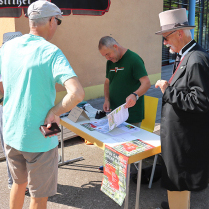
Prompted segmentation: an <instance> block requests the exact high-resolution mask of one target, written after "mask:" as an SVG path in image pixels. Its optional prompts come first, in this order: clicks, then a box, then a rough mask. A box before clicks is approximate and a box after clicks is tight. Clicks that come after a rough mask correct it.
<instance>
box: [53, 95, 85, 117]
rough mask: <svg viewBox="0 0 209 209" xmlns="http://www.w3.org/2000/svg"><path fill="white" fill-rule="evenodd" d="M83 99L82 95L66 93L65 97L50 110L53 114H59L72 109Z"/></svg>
mask: <svg viewBox="0 0 209 209" xmlns="http://www.w3.org/2000/svg"><path fill="white" fill-rule="evenodd" d="M82 101H83V97H82V96H79V95H72V94H71V95H70V94H66V95H65V97H64V98H63V99H62V101H60V102H59V103H58V104H57V105H55V106H54V107H53V108H52V109H51V110H52V112H53V113H54V114H55V115H58V116H59V115H61V114H63V113H66V112H68V111H70V110H72V109H73V108H74V107H75V106H76V105H77V104H78V103H79V102H82Z"/></svg>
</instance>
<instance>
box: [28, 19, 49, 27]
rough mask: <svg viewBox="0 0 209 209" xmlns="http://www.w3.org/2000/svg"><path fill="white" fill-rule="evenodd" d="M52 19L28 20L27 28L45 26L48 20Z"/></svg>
mask: <svg viewBox="0 0 209 209" xmlns="http://www.w3.org/2000/svg"><path fill="white" fill-rule="evenodd" d="M50 18H52V17H43V18H38V19H34V20H30V19H29V26H30V27H38V26H42V25H46V23H47V22H48V21H49V20H50Z"/></svg>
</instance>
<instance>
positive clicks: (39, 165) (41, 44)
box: [0, 1, 84, 209]
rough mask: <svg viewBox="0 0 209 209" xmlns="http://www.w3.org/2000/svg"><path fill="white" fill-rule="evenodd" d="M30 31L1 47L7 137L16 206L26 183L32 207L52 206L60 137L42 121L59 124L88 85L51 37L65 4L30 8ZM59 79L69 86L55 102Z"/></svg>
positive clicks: (40, 4) (13, 205) (12, 204)
mask: <svg viewBox="0 0 209 209" xmlns="http://www.w3.org/2000/svg"><path fill="white" fill-rule="evenodd" d="M28 17H29V27H30V33H29V34H25V35H23V36H21V37H18V38H15V39H13V40H11V41H8V42H7V43H5V44H4V45H3V46H2V48H1V50H0V74H1V75H2V81H3V85H4V114H3V121H4V123H3V124H4V128H3V135H4V142H5V150H6V154H7V157H8V162H9V167H10V172H11V174H12V177H13V180H14V183H13V186H12V189H11V194H10V208H18V209H19V208H22V207H23V203H24V197H25V188H26V185H27V184H28V187H29V192H30V195H31V203H30V208H41V209H44V208H46V207H47V199H48V197H49V196H52V195H55V194H56V192H57V173H58V148H57V145H58V139H57V136H51V137H47V138H45V137H44V136H43V135H42V133H41V132H40V130H39V127H40V125H43V124H46V125H47V128H50V127H51V124H52V123H54V122H55V123H57V124H59V121H60V118H59V116H60V114H62V113H65V112H67V111H69V110H71V109H72V108H73V107H75V106H76V105H77V104H78V103H79V102H81V101H82V100H83V98H84V90H83V88H82V86H81V84H80V82H79V81H78V78H77V77H76V74H75V72H74V71H73V69H72V68H71V66H70V64H69V62H68V60H67V59H66V57H65V56H64V54H63V53H62V51H61V50H60V49H59V48H58V47H56V46H55V45H53V44H51V43H49V42H48V41H49V40H51V39H52V37H53V35H54V34H55V32H56V29H57V27H58V25H60V24H61V20H60V18H62V15H61V11H60V9H59V8H58V7H57V6H56V5H54V4H53V3H50V2H48V1H36V2H34V3H32V4H31V5H30V6H29V8H28ZM55 83H60V84H62V85H64V87H65V88H66V90H67V94H66V96H65V97H64V98H63V100H62V101H61V102H60V103H58V104H57V105H56V106H54V101H55V96H56V90H55Z"/></svg>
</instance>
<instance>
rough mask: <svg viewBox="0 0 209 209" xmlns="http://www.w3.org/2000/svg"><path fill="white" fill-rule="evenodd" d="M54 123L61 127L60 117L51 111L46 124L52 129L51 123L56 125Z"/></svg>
mask: <svg viewBox="0 0 209 209" xmlns="http://www.w3.org/2000/svg"><path fill="white" fill-rule="evenodd" d="M54 122H55V123H57V125H59V124H60V117H59V116H57V115H55V114H54V113H53V111H52V109H50V110H49V112H48V113H47V116H46V118H45V121H44V124H47V128H51V123H54Z"/></svg>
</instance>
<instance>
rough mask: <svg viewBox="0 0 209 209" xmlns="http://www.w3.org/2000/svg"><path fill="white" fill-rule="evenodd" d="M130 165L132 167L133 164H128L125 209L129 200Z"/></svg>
mask: <svg viewBox="0 0 209 209" xmlns="http://www.w3.org/2000/svg"><path fill="white" fill-rule="evenodd" d="M130 167H131V164H128V165H127V175H126V198H125V204H124V209H128V200H129V182H130Z"/></svg>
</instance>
